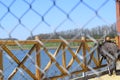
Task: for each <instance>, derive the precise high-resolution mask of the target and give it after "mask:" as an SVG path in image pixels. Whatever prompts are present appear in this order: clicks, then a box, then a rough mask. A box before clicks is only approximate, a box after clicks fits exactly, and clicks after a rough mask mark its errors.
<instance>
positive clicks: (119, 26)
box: [116, 0, 120, 48]
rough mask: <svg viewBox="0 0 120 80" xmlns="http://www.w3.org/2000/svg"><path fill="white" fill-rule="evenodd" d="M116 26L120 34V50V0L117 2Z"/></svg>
mask: <svg viewBox="0 0 120 80" xmlns="http://www.w3.org/2000/svg"><path fill="white" fill-rule="evenodd" d="M116 19H117V20H116V26H117V32H118V35H119V37H118V46H119V48H120V0H116Z"/></svg>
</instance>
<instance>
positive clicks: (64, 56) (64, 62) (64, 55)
mask: <svg viewBox="0 0 120 80" xmlns="http://www.w3.org/2000/svg"><path fill="white" fill-rule="evenodd" d="M62 51H63V52H62V65H63V67H64V68H65V69H66V52H65V45H64V44H63V48H62Z"/></svg>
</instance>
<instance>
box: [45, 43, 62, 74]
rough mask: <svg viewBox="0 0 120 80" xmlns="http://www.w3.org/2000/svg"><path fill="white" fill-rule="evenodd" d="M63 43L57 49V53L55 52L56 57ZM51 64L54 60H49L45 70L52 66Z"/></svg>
mask: <svg viewBox="0 0 120 80" xmlns="http://www.w3.org/2000/svg"><path fill="white" fill-rule="evenodd" d="M62 45H63V44H62V43H61V44H60V46H59V47H58V48H57V49H56V51H55V53H54V54H53V57H56V56H57V54H58V52H59V51H60V49H61V47H62ZM51 64H52V60H50V61H49V62H48V64H47V65H46V67H45V68H44V71H45V72H46V71H47V70H48V69H49V68H50V66H51Z"/></svg>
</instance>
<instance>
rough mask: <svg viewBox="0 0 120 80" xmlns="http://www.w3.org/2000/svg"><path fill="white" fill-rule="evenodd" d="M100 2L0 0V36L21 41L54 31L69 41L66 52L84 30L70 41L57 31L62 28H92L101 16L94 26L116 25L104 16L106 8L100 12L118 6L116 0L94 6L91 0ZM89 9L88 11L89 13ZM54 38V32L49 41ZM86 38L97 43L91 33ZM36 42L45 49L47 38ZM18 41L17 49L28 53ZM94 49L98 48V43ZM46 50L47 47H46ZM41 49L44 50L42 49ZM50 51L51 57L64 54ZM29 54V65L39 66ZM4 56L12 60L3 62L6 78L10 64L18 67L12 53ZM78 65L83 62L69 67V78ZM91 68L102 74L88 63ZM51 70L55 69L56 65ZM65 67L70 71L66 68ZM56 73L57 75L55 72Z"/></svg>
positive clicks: (23, 75)
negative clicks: (98, 22) (108, 7)
mask: <svg viewBox="0 0 120 80" xmlns="http://www.w3.org/2000/svg"><path fill="white" fill-rule="evenodd" d="M97 1H98V0H94V1H88V0H1V1H0V10H1V13H0V39H2V40H4V39H8V40H9V39H14V38H15V39H19V40H26V39H27V38H28V37H31V38H32V39H34V36H35V35H38V34H44V33H48V34H49V33H53V34H54V35H56V36H58V37H59V39H61V40H62V41H63V42H64V43H66V45H67V47H66V48H65V49H64V50H63V52H65V51H67V49H68V48H71V46H70V43H71V42H72V41H74V40H75V39H77V38H78V37H79V36H81V33H78V34H76V35H74V36H73V37H72V38H71V40H70V41H69V42H68V41H67V40H66V39H65V38H64V36H62V35H60V34H58V33H59V32H60V31H62V30H63V31H64V29H65V30H69V29H71V30H72V29H75V28H77V29H82V30H83V29H86V28H89V29H90V26H91V23H92V22H94V21H95V20H96V18H97V19H98V21H101V24H97V22H95V24H92V25H93V26H98V25H109V24H113V23H111V20H109V19H107V17H104V16H103V14H104V11H105V10H103V13H101V11H102V9H104V8H106V7H107V6H111V5H110V3H113V4H114V5H115V2H116V1H115V0H102V1H101V2H100V1H98V5H99V6H93V5H92V3H93V4H94V5H95V3H96V2H97ZM96 4H97V3H96ZM113 9H114V8H113ZM79 10H81V11H83V13H84V14H82V12H81V11H79ZM87 11H88V13H86V12H87ZM107 12H108V13H107ZM111 12H112V11H111ZM78 13H79V14H78ZM105 13H106V14H109V13H110V10H108V11H106V12H105ZM83 15H85V17H83ZM105 16H106V15H105ZM110 16H111V15H110ZM112 17H113V16H112ZM83 18H84V19H83ZM82 19H83V21H82ZM82 22H83V23H82ZM114 22H115V21H114ZM103 23H104V24H103ZM91 28H92V27H91ZM104 31H105V33H104V35H102V37H101V38H102V39H104V38H105V37H106V36H107V35H108V34H109V32H107V30H104ZM82 34H83V33H82ZM82 36H85V35H82ZM52 37H53V35H50V36H48V40H49V39H52ZM86 37H87V38H89V39H91V40H93V42H94V43H98V42H97V41H96V40H95V39H94V37H93V36H90V35H89V34H88V35H87V36H86ZM8 40H6V41H5V42H4V43H5V44H4V45H6V43H7V41H8ZM36 41H37V42H38V43H40V44H41V46H42V47H43V48H46V45H45V44H46V43H47V40H46V42H44V43H43V42H42V41H41V40H36ZM15 42H16V45H17V46H18V49H19V50H20V51H21V52H22V53H23V54H26V52H27V51H25V50H24V49H23V46H22V44H20V43H19V42H18V41H17V40H16V41H15ZM0 46H1V47H2V46H3V45H0ZM94 48H95V49H97V48H96V46H95V47H94ZM94 48H93V49H94ZM93 49H91V52H90V53H89V55H90V54H91V53H92V52H93V51H92V50H93ZM46 50H48V49H47V48H46ZM11 52H13V54H14V55H15V56H17V57H19V52H17V53H16V52H14V51H12V50H11ZM41 52H42V49H41ZM48 52H49V53H50V54H51V56H52V57H53V58H54V59H55V60H56V59H57V58H60V57H61V56H62V54H59V55H57V56H53V55H52V54H53V53H54V52H51V51H50V50H48ZM43 53H44V52H43ZM26 55H27V56H28V59H30V60H31V61H30V63H28V65H34V67H35V68H39V67H38V66H37V65H35V58H33V57H31V55H28V54H26ZM3 56H5V57H4V59H3V61H5V59H7V60H9V63H10V64H8V65H7V64H5V63H4V64H5V65H7V66H4V67H5V68H4V71H3V76H6V77H4V79H7V77H8V76H9V75H10V74H7V73H6V71H8V70H9V69H8V68H11V66H12V67H14V68H15V67H16V65H14V61H13V60H12V59H11V58H10V56H8V55H7V53H5V52H4V55H3ZM76 56H77V57H78V58H80V59H82V60H83V58H82V55H80V54H78V55H76ZM22 57H24V56H22ZM85 57H88V55H86V56H85ZM22 59H23V58H21V59H20V61H21V60H22ZM26 63H27V62H26ZM56 63H57V62H54V63H52V65H51V67H53V66H54V65H55V64H56ZM82 63H83V61H82V62H81V64H82ZM60 64H61V63H60ZM26 66H27V65H26ZM79 66H80V64H78V65H76V66H74V68H73V69H71V70H69V71H68V74H69V75H68V77H69V76H74V75H72V74H70V72H71V71H75V70H76V67H77V68H78V67H79ZM27 67H28V68H29V67H30V66H27ZM88 67H89V69H90V70H91V71H92V72H94V73H95V74H96V75H99V73H98V72H97V71H96V70H94V69H93V68H92V66H90V65H88ZM17 68H18V72H19V73H20V75H19V78H18V79H19V80H22V79H25V80H27V79H28V78H27V77H26V73H25V72H23V71H22V70H21V68H19V67H17ZM11 69H12V68H11ZM52 69H53V71H54V68H52ZM63 69H64V67H63ZM39 70H40V71H41V72H42V73H43V74H44V77H43V79H44V78H47V79H49V77H50V76H49V75H50V74H49V71H47V72H44V71H43V70H42V69H41V68H39ZM64 70H65V71H66V72H67V70H66V69H64ZM10 72H11V71H8V73H10ZM5 73H6V74H5ZM53 73H54V74H55V71H54V72H53ZM17 75H18V73H16V75H15V76H17ZM66 79H68V78H65V79H64V80H66ZM69 79H70V77H69ZM31 80H32V78H31Z"/></svg>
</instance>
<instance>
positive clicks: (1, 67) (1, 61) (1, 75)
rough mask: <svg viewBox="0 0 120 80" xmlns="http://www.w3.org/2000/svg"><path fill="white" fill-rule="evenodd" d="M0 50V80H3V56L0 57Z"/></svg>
mask: <svg viewBox="0 0 120 80" xmlns="http://www.w3.org/2000/svg"><path fill="white" fill-rule="evenodd" d="M2 52H3V51H2V50H1V49H0V80H3V74H2V72H3V55H2Z"/></svg>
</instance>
